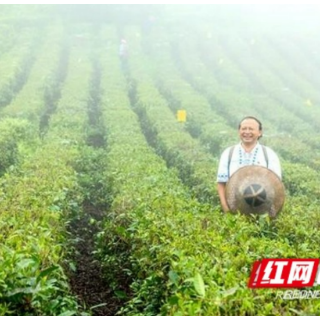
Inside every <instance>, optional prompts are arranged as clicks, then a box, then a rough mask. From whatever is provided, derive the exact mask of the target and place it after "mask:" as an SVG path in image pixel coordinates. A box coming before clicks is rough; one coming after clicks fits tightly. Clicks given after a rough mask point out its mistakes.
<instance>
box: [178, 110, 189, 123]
mask: <svg viewBox="0 0 320 320" xmlns="http://www.w3.org/2000/svg"><path fill="white" fill-rule="evenodd" d="M177 118H178V121H179V122H186V120H187V113H186V110H178V112H177Z"/></svg>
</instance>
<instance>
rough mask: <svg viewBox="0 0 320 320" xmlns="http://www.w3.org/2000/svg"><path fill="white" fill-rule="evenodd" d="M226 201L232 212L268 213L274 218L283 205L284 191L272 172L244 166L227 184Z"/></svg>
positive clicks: (263, 168)
mask: <svg viewBox="0 0 320 320" xmlns="http://www.w3.org/2000/svg"><path fill="white" fill-rule="evenodd" d="M226 199H227V203H228V206H229V208H230V210H231V211H232V212H236V211H240V212H241V213H245V214H250V213H258V214H262V213H269V215H270V217H275V216H276V215H277V213H279V212H280V210H281V209H282V206H283V204H284V200H285V190H284V186H283V183H282V182H281V180H280V178H279V177H278V176H277V175H276V174H275V173H274V172H273V171H271V170H269V169H267V168H265V167H261V166H254V165H253V166H245V167H242V168H240V169H239V170H237V171H236V172H235V173H234V174H233V175H232V176H231V177H230V179H229V181H228V182H227V185H226Z"/></svg>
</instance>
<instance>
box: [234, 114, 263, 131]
mask: <svg viewBox="0 0 320 320" xmlns="http://www.w3.org/2000/svg"><path fill="white" fill-rule="evenodd" d="M246 119H253V120H255V121H257V122H258V124H259V130H260V131H261V130H262V123H261V121H260V120H258V119H257V118H255V117H252V116H247V117H244V118H243V119H242V120H241V121H240V122H239V127H238V128H239V129H240V127H241V123H242V122H243V121H244V120H246Z"/></svg>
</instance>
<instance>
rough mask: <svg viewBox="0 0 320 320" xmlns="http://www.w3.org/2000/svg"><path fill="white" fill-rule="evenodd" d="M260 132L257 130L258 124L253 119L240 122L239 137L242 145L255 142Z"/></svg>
mask: <svg viewBox="0 0 320 320" xmlns="http://www.w3.org/2000/svg"><path fill="white" fill-rule="evenodd" d="M261 134H262V131H261V130H259V123H258V122H257V121H256V120H254V119H245V120H243V121H242V122H241V125H240V129H239V137H240V139H241V141H242V142H243V143H244V144H252V143H255V142H257V140H258V138H259V137H260V136H261Z"/></svg>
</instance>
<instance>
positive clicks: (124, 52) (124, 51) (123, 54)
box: [119, 39, 128, 69]
mask: <svg viewBox="0 0 320 320" xmlns="http://www.w3.org/2000/svg"><path fill="white" fill-rule="evenodd" d="M119 57H120V60H121V65H122V68H123V69H125V68H126V67H127V59H128V45H127V41H126V40H125V39H122V40H121V41H120V46H119Z"/></svg>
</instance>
